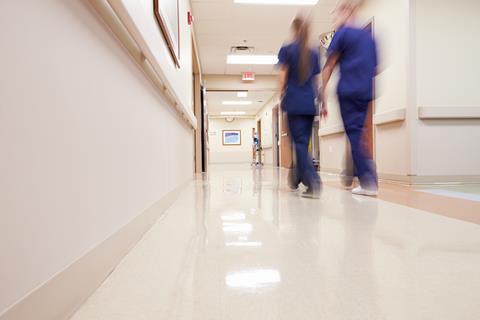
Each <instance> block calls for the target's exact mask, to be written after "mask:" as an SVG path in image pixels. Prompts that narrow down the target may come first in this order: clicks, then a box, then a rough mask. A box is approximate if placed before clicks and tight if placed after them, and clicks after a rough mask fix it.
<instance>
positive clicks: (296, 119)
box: [288, 115, 307, 185]
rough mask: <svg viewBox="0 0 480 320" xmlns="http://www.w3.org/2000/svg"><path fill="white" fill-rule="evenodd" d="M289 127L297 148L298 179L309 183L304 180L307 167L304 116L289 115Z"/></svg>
mask: <svg viewBox="0 0 480 320" xmlns="http://www.w3.org/2000/svg"><path fill="white" fill-rule="evenodd" d="M288 127H289V131H290V137H291V142H292V144H293V147H294V150H295V155H294V156H295V160H296V161H295V165H296V180H297V181H298V182H299V183H300V182H302V183H303V184H305V185H307V182H306V181H305V180H304V173H305V167H304V162H303V148H304V147H303V139H302V118H301V116H296V115H289V116H288Z"/></svg>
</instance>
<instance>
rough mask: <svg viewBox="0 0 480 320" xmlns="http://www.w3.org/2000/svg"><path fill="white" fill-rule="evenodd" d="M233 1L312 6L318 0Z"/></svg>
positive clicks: (238, 0) (237, 1)
mask: <svg viewBox="0 0 480 320" xmlns="http://www.w3.org/2000/svg"><path fill="white" fill-rule="evenodd" d="M234 2H235V3H243V4H270V5H286V6H314V5H316V4H317V3H318V0H234Z"/></svg>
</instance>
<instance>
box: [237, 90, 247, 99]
mask: <svg viewBox="0 0 480 320" xmlns="http://www.w3.org/2000/svg"><path fill="white" fill-rule="evenodd" d="M237 97H239V98H246V97H248V92H247V91H240V92H237Z"/></svg>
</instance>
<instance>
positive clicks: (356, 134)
mask: <svg viewBox="0 0 480 320" xmlns="http://www.w3.org/2000/svg"><path fill="white" fill-rule="evenodd" d="M338 100H339V102H340V111H341V114H342V119H343V125H344V127H345V132H346V133H347V137H348V140H350V147H351V151H352V159H353V164H354V167H355V171H356V175H357V176H358V179H359V180H360V185H361V186H362V187H363V188H368V189H373V188H377V187H378V178H377V173H376V171H375V165H374V163H373V160H372V159H370V158H369V156H368V154H367V152H366V150H365V147H364V144H363V141H362V139H363V133H364V127H365V120H366V118H367V113H368V104H369V103H370V100H369V99H358V98H351V97H338Z"/></svg>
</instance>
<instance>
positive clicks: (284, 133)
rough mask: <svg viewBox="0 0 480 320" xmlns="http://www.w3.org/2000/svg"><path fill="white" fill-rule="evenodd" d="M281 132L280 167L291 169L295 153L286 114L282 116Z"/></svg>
mask: <svg viewBox="0 0 480 320" xmlns="http://www.w3.org/2000/svg"><path fill="white" fill-rule="evenodd" d="M280 132H281V134H280V166H281V167H283V168H291V167H292V165H293V153H292V142H291V140H290V133H289V130H288V122H287V114H286V113H282V114H281V122H280Z"/></svg>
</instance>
